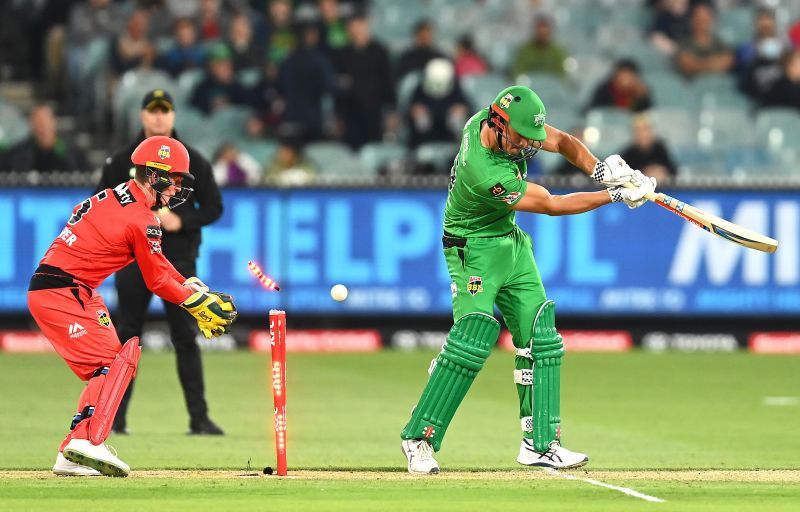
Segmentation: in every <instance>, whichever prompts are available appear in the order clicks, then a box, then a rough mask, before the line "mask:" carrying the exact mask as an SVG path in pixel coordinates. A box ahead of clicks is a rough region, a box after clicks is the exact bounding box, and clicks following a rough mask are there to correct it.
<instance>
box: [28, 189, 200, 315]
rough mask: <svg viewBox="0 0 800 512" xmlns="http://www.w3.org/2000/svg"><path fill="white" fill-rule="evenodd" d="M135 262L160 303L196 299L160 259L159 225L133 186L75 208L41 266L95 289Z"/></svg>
mask: <svg viewBox="0 0 800 512" xmlns="http://www.w3.org/2000/svg"><path fill="white" fill-rule="evenodd" d="M134 259H135V260H136V262H137V263H138V264H139V268H140V269H141V271H142V276H143V277H144V281H145V283H146V284H147V288H149V289H150V291H152V292H153V293H155V294H156V295H158V296H159V297H161V298H162V299H164V300H167V301H169V302H173V303H175V304H180V303H181V302H183V301H185V300H186V299H187V298H189V296H190V295H191V294H192V291H191V290H190V289H188V288H185V287H184V286H183V281H185V278H184V277H183V276H182V275H181V274H180V273H179V272H178V271H177V270H175V267H173V266H172V264H171V263H170V262H169V260H167V258H165V257H164V255H163V254H161V222H160V221H159V219H158V217H157V216H156V215H155V213H153V211H152V210H150V206H149V205H148V202H147V198H146V197H145V194H144V192H143V191H142V190H141V189H140V188H139V186H138V185H137V184H136V183H135V182H134V180H129V181H128V182H126V183H121V184H119V185H117V186H116V187H114V188H113V189H110V188H107V189H105V190H102V191H100V192H98V193H97V194H95V195H93V196H92V197H90V198H89V199H87V200H85V201H83V202H82V203H80V204H79V205H77V206H76V207H75V209H74V210H73V211H72V217H70V219H69V221H67V225H66V226H65V227H64V229H63V231H61V234H60V235H58V237H56V239H55V240H54V241H53V243H52V244H51V245H50V248H49V249H48V250H47V252H46V253H45V255H44V258H42V261H41V262H40V264H42V265H52V266H54V267H58V268H60V269H61V270H63V271H65V272H67V273H69V274H70V275H72V276H73V277H74V278H75V279H77V280H79V281H81V282H83V283H84V284H85V285H86V286H88V287H90V288H93V289H94V288H97V287H98V286H99V285H100V283H102V282H103V281H105V279H106V278H107V277H108V276H110V275H111V274H113V273H114V272H116V271H117V270H119V269H121V268H123V267H126V266H127V265H128V264H130V263H131V262H132V261H133V260H134Z"/></svg>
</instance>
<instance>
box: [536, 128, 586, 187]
mask: <svg viewBox="0 0 800 512" xmlns="http://www.w3.org/2000/svg"><path fill="white" fill-rule="evenodd" d="M544 130H545V133H547V139H545V141H544V143H543V144H542V149H543V150H545V151H549V152H551V153H558V154H560V155H561V156H563V157H564V158H566V159H567V160H569V162H570V163H571V164H572V165H574V166H575V167H577V168H578V169H580V170H581V171H583V172H585V173H586V174H589V175H591V174H592V172H594V167H595V165H597V162H598V158H597V157H596V156H594V155H593V154H592V152H591V151H589V148H587V147H586V145H584V143H583V142H581V141H580V140H578V138H577V137H573V136H572V135H570V134H569V133H567V132H563V131H561V130H559V129H558V128H555V127H553V126H550V125H549V124H546V125H544Z"/></svg>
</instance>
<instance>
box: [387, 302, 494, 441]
mask: <svg viewBox="0 0 800 512" xmlns="http://www.w3.org/2000/svg"><path fill="white" fill-rule="evenodd" d="M499 334H500V323H499V322H498V321H497V320H495V318H494V317H492V316H490V315H487V314H484V313H470V314H468V315H464V316H463V317H462V318H460V319H459V320H458V321H457V322H456V323H455V325H453V327H452V329H450V333H449V334H448V335H447V341H446V342H445V344H444V346H443V347H442V351H441V352H440V353H439V355H438V356H437V357H436V359H435V360H434V362H433V363H432V365H431V369H430V370H429V373H430V377H429V379H428V384H427V385H426V386H425V389H424V391H423V392H422V396H421V397H420V400H419V403H418V404H417V407H416V408H415V409H414V412H413V413H412V414H411V420H410V421H409V422H408V424H407V425H406V427H405V428H404V429H403V432H402V434H401V435H400V437H402V438H403V439H426V440H427V441H428V442H429V443H430V444H431V446H433V449H434V450H436V451H438V450H439V448H440V447H441V444H442V439H443V438H444V434H445V432H446V430H447V427H448V425H450V421H451V420H452V419H453V416H454V415H455V413H456V410H457V409H458V406H459V405H460V404H461V401H462V400H463V399H464V396H465V395H466V394H467V391H468V390H469V387H470V385H472V381H474V380H475V376H476V375H477V374H478V372H479V371H480V370H481V368H483V365H484V363H485V362H486V359H487V358H488V357H489V354H490V353H491V350H492V347H494V345H495V343H497V336H498V335H499Z"/></svg>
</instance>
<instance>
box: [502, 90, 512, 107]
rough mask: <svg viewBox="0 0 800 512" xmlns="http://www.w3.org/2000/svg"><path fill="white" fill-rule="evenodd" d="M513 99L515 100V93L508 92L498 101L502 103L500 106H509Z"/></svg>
mask: <svg viewBox="0 0 800 512" xmlns="http://www.w3.org/2000/svg"><path fill="white" fill-rule="evenodd" d="M512 101H514V95H513V94H511V93H508V94H506V95H505V96H503V97H502V98H500V101H498V103H499V104H500V108H508V106H509V105H511V102H512Z"/></svg>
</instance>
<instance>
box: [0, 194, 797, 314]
mask: <svg viewBox="0 0 800 512" xmlns="http://www.w3.org/2000/svg"><path fill="white" fill-rule="evenodd" d="M87 194H88V191H87V190H84V189H3V190H0V216H2V218H3V219H4V220H5V222H3V223H0V311H1V312H23V311H25V309H26V304H25V292H26V289H27V284H28V279H29V276H30V273H31V272H32V270H33V269H34V268H35V267H36V264H37V262H38V260H39V259H40V258H41V256H42V255H43V254H44V252H45V250H46V249H47V247H48V245H49V244H50V242H51V241H52V240H53V238H54V237H55V236H56V235H57V234H58V233H59V232H60V230H61V228H62V227H63V224H64V222H65V221H66V218H67V217H68V215H69V212H70V211H71V208H72V207H73V205H75V204H77V203H78V202H80V201H81V200H82V199H83V198H84V197H85V196H86V195H87ZM223 195H224V201H225V213H224V215H223V217H222V218H221V219H220V220H219V221H218V222H217V223H215V224H214V225H212V226H209V227H207V228H205V229H204V230H203V244H202V246H201V256H200V261H199V265H198V274H199V276H200V277H201V278H202V279H203V280H204V281H206V282H207V283H208V284H209V285H211V286H212V288H216V289H220V290H224V291H227V292H230V293H232V294H233V295H234V296H235V297H236V302H237V305H238V306H239V308H240V310H241V311H242V312H244V313H260V312H264V311H265V310H266V309H269V308H274V307H279V308H286V309H287V310H290V311H292V312H294V313H315V314H319V313H343V314H359V315H361V314H393V315H406V314H410V315H420V314H423V315H424V314H448V313H449V312H450V281H449V277H448V275H447V270H446V267H445V265H444V258H443V257H442V256H441V240H440V237H441V217H442V209H443V206H444V201H445V197H446V195H445V192H443V191H433V190H397V189H392V190H378V189H375V190H340V189H303V190H281V191H277V190H266V189H257V190H226V191H224V193H223ZM675 195H677V196H679V197H680V198H681V199H683V200H685V201H688V202H690V203H692V204H693V205H695V206H697V207H699V208H701V209H704V210H706V211H708V212H710V213H714V214H717V215H720V216H722V217H724V218H727V219H729V220H731V221H733V222H735V223H737V224H742V225H744V226H746V227H749V228H751V229H753V230H756V231H758V232H762V233H764V234H767V235H770V236H772V237H774V238H777V239H778V240H780V242H781V246H780V248H779V249H778V251H777V252H776V253H775V254H772V255H769V254H764V253H761V252H757V251H752V250H748V249H744V248H742V247H739V246H737V245H734V244H731V243H730V242H727V241H725V240H723V239H721V238H719V237H716V236H712V235H710V234H708V233H705V232H704V231H702V230H700V229H698V228H697V227H695V226H693V225H692V224H690V223H688V222H686V221H684V220H682V219H680V218H679V217H676V216H675V215H672V214H671V213H669V212H667V211H665V210H663V209H661V208H658V207H656V206H654V205H645V206H643V207H642V208H639V209H637V210H628V209H627V208H625V206H623V205H610V206H606V207H604V208H601V209H599V210H597V211H595V212H591V213H588V214H584V215H576V216H568V217H547V216H544V215H531V214H524V213H523V214H519V215H518V222H519V224H520V225H521V226H522V228H523V229H525V230H526V231H528V232H529V233H530V234H531V235H532V236H533V240H534V253H535V256H536V260H537V263H538V265H539V270H540V272H541V275H542V279H543V281H544V283H545V287H546V289H547V292H548V295H549V296H550V297H551V298H553V299H555V300H556V302H557V303H558V309H559V313H560V314H564V313H574V314H589V315H605V314H634V315H636V314H642V315H653V314H659V315H676V316H685V315H736V316H741V315H764V314H766V315H777V316H786V315H794V314H797V313H800V287H798V284H799V282H800V261H798V257H800V254H798V249H799V247H798V246H799V245H800V240H798V237H799V236H800V204H798V201H797V197H796V195H795V194H793V193H780V192H757V193H756V192H746V191H741V192H698V191H680V192H676V194H675ZM249 260H255V261H256V262H257V263H259V264H260V265H261V267H262V268H263V269H264V271H265V273H267V274H269V275H270V276H271V277H273V278H274V279H275V280H276V281H277V282H278V283H279V284H280V285H281V288H282V291H281V292H279V293H275V292H267V291H265V290H263V289H262V288H261V287H260V285H259V284H257V282H256V281H255V279H254V278H253V277H252V276H251V275H250V273H249V271H248V269H247V262H248V261H249ZM336 283H343V284H345V285H347V286H348V288H349V290H350V296H349V297H348V299H347V300H346V301H345V302H343V303H337V302H334V301H333V300H331V298H330V296H329V294H328V292H329V290H330V287H331V286H332V285H333V284H336ZM101 293H102V294H103V296H104V297H105V298H106V300H107V303H108V304H109V306H110V307H112V308H113V307H114V304H115V302H116V298H115V297H114V292H113V286H110V284H108V283H107V284H105V285H104V286H103V287H101Z"/></svg>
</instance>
